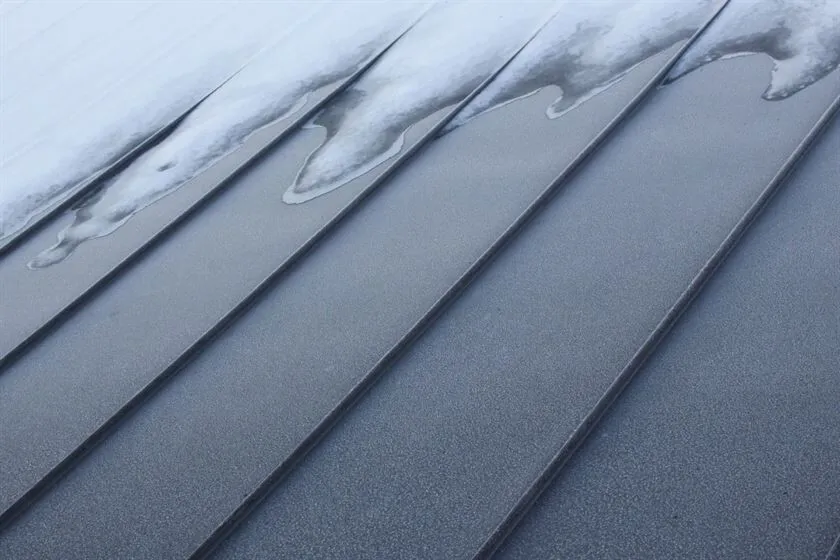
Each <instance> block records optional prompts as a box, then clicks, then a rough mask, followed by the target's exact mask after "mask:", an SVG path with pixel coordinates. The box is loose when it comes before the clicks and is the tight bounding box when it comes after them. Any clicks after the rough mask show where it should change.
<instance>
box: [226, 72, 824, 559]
mask: <svg viewBox="0 0 840 560" xmlns="http://www.w3.org/2000/svg"><path fill="white" fill-rule="evenodd" d="M765 70H766V63H765V62H764V61H762V60H761V59H759V58H755V57H753V58H744V59H739V60H732V61H728V62H727V63H724V64H721V65H718V66H716V67H710V68H708V69H707V70H704V71H700V72H698V73H697V74H695V75H694V76H690V77H689V78H687V79H685V80H684V81H682V82H678V83H676V84H674V85H672V86H669V87H667V88H665V89H663V90H662V91H661V92H660V93H659V94H658V95H657V97H656V98H654V99H653V100H652V101H651V102H650V103H649V104H647V105H646V106H645V107H643V109H642V110H640V111H639V113H638V114H637V115H636V117H635V118H634V119H632V120H631V121H630V122H628V123H627V125H626V126H624V127H623V128H622V130H621V131H620V133H619V134H617V135H616V137H615V138H614V139H613V140H612V141H611V142H610V143H609V144H608V145H607V146H605V147H604V149H603V150H602V151H601V152H600V153H599V154H598V156H597V157H596V158H594V159H593V160H592V161H591V162H590V163H591V165H590V166H589V167H587V168H586V169H585V170H584V171H583V172H582V173H581V174H580V175H579V176H578V177H577V179H576V181H575V182H574V183H573V184H572V185H571V186H570V188H569V189H567V191H565V192H564V194H563V196H561V197H560V198H558V199H557V200H556V201H555V202H554V203H553V205H552V206H551V207H549V209H548V210H547V211H546V212H545V213H544V214H543V215H541V216H540V217H539V218H538V219H537V220H536V221H535V222H534V224H533V225H532V227H531V229H529V230H528V231H526V232H525V233H524V234H523V235H522V236H521V237H520V238H519V239H518V240H517V241H516V242H515V243H514V244H513V245H512V246H511V247H510V248H509V250H508V252H507V253H505V254H503V255H502V256H501V257H500V258H499V259H498V260H497V261H496V263H495V264H494V266H493V267H492V268H491V269H490V270H488V272H487V273H486V275H485V276H484V277H483V278H482V279H480V280H479V281H478V282H477V283H476V284H475V285H474V286H473V287H472V288H471V289H470V291H468V292H467V294H466V295H465V296H464V297H463V298H462V299H461V300H460V301H459V302H458V303H457V304H456V305H455V306H454V307H453V308H452V309H451V310H450V312H449V313H448V314H447V315H446V316H444V317H443V318H442V319H441V320H440V321H439V323H438V324H437V325H436V326H435V327H434V328H433V329H432V330H431V331H429V332H428V333H427V334H426V336H425V337H424V338H423V339H422V340H421V341H420V342H418V343H417V345H416V346H415V348H414V349H413V350H412V351H411V352H410V353H409V354H408V355H407V356H406V358H405V359H404V360H402V361H401V362H400V363H398V364H397V365H396V366H395V367H394V368H393V370H392V371H391V372H390V374H389V375H387V376H386V377H385V378H384V379H383V380H382V381H381V383H380V385H378V386H377V387H376V388H375V389H373V390H372V391H371V393H370V394H369V396H368V397H367V398H366V399H365V400H364V401H363V402H362V403H361V404H360V406H359V407H358V408H357V409H356V410H355V411H353V412H351V413H350V414H349V415H348V416H347V417H346V418H345V420H344V422H343V423H342V424H341V425H340V426H339V427H338V428H337V429H336V430H335V432H334V433H333V434H332V435H331V436H329V437H328V438H327V439H326V440H325V441H324V443H323V444H322V446H321V447H320V448H318V449H316V450H315V451H314V452H313V453H312V454H311V455H310V456H309V458H308V459H307V460H306V461H305V462H304V463H303V464H302V465H301V468H300V469H299V470H298V471H296V472H295V473H294V474H293V475H292V476H291V477H290V478H289V479H288V480H287V482H286V483H285V484H284V485H283V486H281V488H280V489H279V490H278V491H277V493H276V494H275V495H274V496H272V498H270V499H269V500H268V501H266V503H265V505H264V508H263V509H262V510H261V511H260V512H258V513H257V514H256V515H255V516H253V517H252V518H251V519H250V520H249V521H248V522H246V523H245V524H244V525H243V528H242V530H241V532H240V533H238V534H236V535H234V536H233V537H232V539H231V541H230V542H229V543H228V546H227V547H226V548H223V549H222V554H221V556H222V557H267V558H272V557H296V558H346V557H388V558H442V557H447V558H452V557H455V558H458V557H467V556H469V555H470V554H472V553H473V552H474V551H475V550H476V549H477V548H478V546H479V545H480V544H481V542H482V540H483V537H484V535H486V534H487V533H488V532H489V531H490V530H491V529H492V528H493V527H494V526H495V524H496V522H497V521H498V520H499V519H500V518H501V517H502V516H503V515H504V514H505V513H506V511H507V510H508V508H509V507H510V505H511V504H512V502H513V501H514V500H515V499H516V498H517V497H518V496H519V495H520V493H521V491H522V488H524V486H525V485H526V484H527V483H529V482H530V480H531V479H533V477H534V476H535V475H536V473H537V472H538V471H539V469H540V468H542V466H543V465H544V464H545V462H546V461H547V460H548V458H549V457H550V455H551V450H552V449H554V448H556V447H557V446H558V445H559V444H560V443H562V441H564V439H565V437H566V435H567V434H568V433H569V431H570V430H571V429H572V428H573V427H574V426H575V425H576V423H577V422H578V421H579V419H580V417H581V416H582V415H583V414H584V413H585V412H586V411H587V410H588V409H589V408H590V407H591V405H592V403H593V402H594V401H595V400H596V399H597V398H598V396H600V394H601V393H602V392H603V390H604V388H605V387H606V385H607V384H608V383H609V382H611V381H612V379H613V378H614V377H615V375H616V374H617V372H618V371H619V370H620V369H621V368H622V367H623V365H624V364H625V363H626V361H627V360H628V359H629V357H630V356H631V355H632V353H633V352H634V351H635V349H636V348H637V347H638V346H639V344H640V343H641V342H642V340H644V338H645V337H646V335H647V333H648V332H650V330H651V329H652V328H653V327H654V326H655V325H656V323H657V322H658V320H659V319H660V318H661V317H662V316H663V315H664V313H665V312H666V311H667V309H668V308H669V306H670V305H671V304H672V303H673V302H674V301H675V300H676V298H677V296H678V295H679V294H680V292H681V291H682V289H683V288H684V287H685V285H686V284H687V283H688V282H689V281H690V280H691V278H692V277H693V276H694V274H695V273H696V271H697V270H698V268H699V267H700V266H701V265H702V264H703V263H704V262H705V260H706V258H708V256H709V255H710V254H711V252H712V251H713V249H714V248H715V247H716V246H717V245H718V244H719V243H720V241H721V240H722V239H723V237H724V236H725V235H726V234H727V233H728V231H729V230H730V229H731V228H732V226H733V225H734V224H735V222H736V221H737V220H738V219H739V218H740V216H741V215H742V214H743V213H744V211H745V210H746V208H747V207H749V206H750V204H751V203H752V202H753V201H754V200H755V198H756V197H757V196H758V193H759V192H760V191H761V190H762V189H763V188H764V186H765V185H766V184H767V183H768V181H769V179H770V178H771V177H772V176H773V175H774V174H775V172H776V171H777V169H778V167H779V166H780V165H781V164H782V162H783V161H784V160H785V159H786V158H787V156H788V155H789V154H790V153H791V152H792V150H793V149H794V148H795V147H796V145H797V144H798V143H799V140H800V139H801V138H802V137H803V136H804V135H805V134H806V132H807V131H808V129H809V128H810V127H811V125H813V123H814V122H815V121H816V119H817V118H818V117H819V115H820V114H821V113H822V112H823V110H824V109H825V108H826V107H827V106H828V104H829V102H830V101H831V100H832V99H833V98H834V97H835V96H836V94H837V88H836V82H831V83H826V84H824V85H823V87H822V88H821V89H820V90H819V91H816V90H815V91H813V92H812V94H813V95H814V97H813V98H811V99H807V100H806V99H805V98H804V97H803V98H800V99H795V100H791V101H790V102H783V103H779V104H767V103H762V102H760V101H759V100H758V99H757V98H756V94H755V91H756V85H757V84H759V83H760V76H761V75H762V73H763V72H764V71H765ZM736 76H737V78H736ZM701 123H702V131H703V134H702V135H687V134H685V133H684V131H685V130H686V129H689V128H691V127H692V125H697V126H699V125H701ZM782 130H783V131H784V134H782V133H781V131H782ZM771 136H772V137H774V138H775V141H774V142H773V143H770V144H768V142H766V139H767V138H768V137H771ZM797 136H798V138H797ZM794 138H796V139H794ZM640 139H644V141H642V140H640ZM710 162H714V165H711V164H710Z"/></svg>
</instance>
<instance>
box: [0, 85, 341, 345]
mask: <svg viewBox="0 0 840 560" xmlns="http://www.w3.org/2000/svg"><path fill="white" fill-rule="evenodd" d="M339 85H340V84H334V85H332V86H328V87H325V88H322V89H321V90H319V91H317V92H315V93H314V94H313V95H311V96H310V99H309V100H308V101H307V105H306V106H305V107H304V108H303V111H306V110H307V109H309V108H310V107H312V106H314V105H316V104H317V103H318V102H319V101H320V100H321V99H324V98H325V97H327V96H329V95H330V93H332V92H333V91H334V90H335V89H336V88H337V87H339ZM296 117H298V115H294V116H292V117H291V118H290V119H288V120H283V121H280V122H278V123H276V124H274V125H272V126H270V127H267V128H266V129H264V130H261V131H259V132H257V133H255V134H254V136H253V137H252V138H250V139H249V140H248V141H247V142H246V143H245V145H243V146H242V147H241V148H240V149H238V150H236V151H235V152H233V153H231V154H229V155H228V156H226V157H225V158H223V159H222V160H220V161H219V162H217V163H216V165H214V166H213V167H212V168H210V169H208V170H207V171H206V172H204V173H202V174H201V175H199V176H198V177H196V178H194V179H193V180H191V181H189V182H188V183H187V184H185V185H184V186H183V187H181V188H179V189H177V190H176V191H174V192H173V193H171V194H170V195H168V196H166V197H165V198H164V199H163V200H160V201H158V203H156V204H153V205H151V206H150V207H148V208H146V209H145V210H143V211H142V212H140V213H138V214H137V215H136V216H134V217H133V218H132V219H131V220H130V221H129V222H128V223H126V224H125V225H124V226H123V227H121V228H119V229H118V230H117V231H115V232H114V233H112V234H110V235H108V236H107V237H105V238H103V239H98V240H94V241H91V242H89V243H84V244H82V245H81V246H80V247H79V248H77V249H76V250H75V251H74V253H73V255H71V256H70V257H69V258H68V259H66V260H65V261H63V262H61V263H59V264H58V265H54V266H51V267H47V268H42V269H38V270H31V269H29V268H28V267H27V263H28V262H29V261H30V260H32V259H33V258H34V257H35V256H37V255H38V253H39V252H41V251H43V250H44V249H46V248H48V247H50V246H51V245H53V244H54V243H55V242H56V239H57V238H58V234H59V233H60V232H61V231H62V230H63V229H64V228H65V227H67V226H68V225H69V224H71V223H72V222H73V213H72V212H66V213H65V214H64V215H62V216H61V217H59V218H58V219H56V220H55V221H53V222H52V223H50V224H49V225H47V226H45V227H44V228H43V229H42V230H40V231H38V232H37V233H36V234H34V235H33V236H32V237H30V238H28V239H26V240H25V241H24V242H22V243H21V244H20V245H19V246H16V247H15V250H14V251H13V252H12V253H10V254H8V255H3V258H2V259H0V284H2V286H3V289H2V290H0V308H2V309H3V310H4V317H7V318H8V320H2V319H0V321H2V328H0V356H3V355H4V354H6V353H7V352H9V351H10V350H12V349H13V348H15V346H16V345H18V344H20V343H21V342H22V341H23V340H24V339H25V338H26V337H27V336H29V335H30V334H31V333H33V332H34V331H35V330H36V329H37V328H38V327H39V326H40V325H42V324H43V323H44V322H46V321H47V320H49V319H50V318H51V317H52V316H54V315H55V314H56V313H58V312H59V311H60V310H61V309H62V308H64V307H65V306H67V305H68V304H70V303H71V302H72V301H73V300H74V299H75V298H77V297H78V296H79V295H80V294H81V293H82V292H84V291H85V290H86V289H88V288H89V287H90V286H91V285H93V284H94V283H95V282H96V281H97V280H99V279H100V278H102V277H103V276H104V275H105V274H107V273H108V271H110V270H111V269H112V268H114V267H115V266H116V265H118V264H119V263H120V262H121V261H122V260H123V259H125V258H126V257H128V256H129V255H130V254H131V253H132V252H133V251H134V250H136V249H137V248H138V247H140V246H141V245H143V243H145V242H146V241H148V240H149V239H150V238H152V237H153V236H154V235H155V234H157V233H158V232H159V231H161V230H162V229H163V228H164V227H166V225H167V224H169V223H170V222H172V221H173V220H174V219H176V218H177V217H178V216H180V215H181V214H182V213H183V212H184V211H185V210H186V209H187V208H189V207H190V206H192V205H193V204H195V203H196V202H197V201H198V200H199V199H201V198H202V197H203V196H204V195H206V194H207V193H208V192H209V191H211V190H212V189H213V188H214V187H215V186H216V185H217V184H218V183H219V181H220V180H221V179H222V178H224V177H225V176H227V175H228V174H229V173H231V172H233V171H234V170H235V169H236V168H237V167H238V166H240V165H242V163H243V162H246V161H248V160H250V159H251V158H253V157H254V155H255V154H256V153H257V152H258V151H259V150H260V149H261V148H262V147H263V146H265V145H266V144H268V143H269V142H271V140H272V139H273V138H275V137H276V136H278V135H280V134H283V133H284V131H287V130H289V129H290V127H292V126H293V125H294V123H295V120H296ZM310 142H312V141H311V140H310ZM311 147H312V146H311V144H310V145H306V146H305V147H304V146H300V145H298V150H299V151H303V152H304V154H303V155H301V154H300V153H298V152H296V151H295V150H294V148H290V149H288V150H287V149H286V147H285V145H281V146H279V147H278V148H277V149H276V150H275V153H274V154H273V157H272V160H275V159H280V158H283V157H291V158H295V157H297V158H302V157H305V151H306V150H307V148H308V149H311ZM234 188H235V187H234ZM12 319H13V320H12Z"/></svg>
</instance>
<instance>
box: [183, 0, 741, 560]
mask: <svg viewBox="0 0 840 560" xmlns="http://www.w3.org/2000/svg"><path fill="white" fill-rule="evenodd" d="M727 2H728V0H726V1H725V2H722V3H721V4H720V5H719V6H718V8H717V9H716V10H715V12H714V14H713V15H712V16H711V17H710V18H709V19H708V20H707V21H706V22H705V23H704V24H703V25H702V26H701V27H700V28H699V29H698V31H697V32H695V34H694V35H692V37H691V38H690V39H689V40H688V41H686V43H685V44H684V45H683V46H682V47H681V48H680V50H679V51H678V52H677V53H676V54H675V55H674V56H673V57H671V58H670V59H669V60H668V62H667V63H666V64H665V65H664V66H663V67H662V68H661V69H660V70H659V71H658V72H657V74H656V75H655V76H654V77H653V78H652V79H651V80H650V81H649V82H648V83H647V84H646V85H645V87H644V88H643V89H642V90H641V91H640V92H639V93H638V94H637V95H636V96H635V97H633V99H632V100H631V101H630V102H629V103H628V104H627V105H626V106H625V107H624V108H623V109H622V110H621V111H620V112H619V113H618V114H617V115H616V116H615V117H614V118H613V119H612V120H611V121H610V122H609V123H608V124H607V125H606V126H605V127H604V128H603V129H602V130H601V132H599V133H598V135H597V136H596V137H595V138H594V139H593V140H592V141H591V142H590V143H589V144H587V145H586V147H585V148H584V149H583V150H582V151H581V152H580V153H579V154H578V155H577V156H576V157H575V158H574V160H573V161H572V162H571V163H570V164H569V165H568V166H567V167H566V168H565V169H564V170H563V172H561V173H560V175H559V176H558V177H557V178H556V179H555V180H554V181H552V182H551V183H550V184H549V185H548V186H547V187H546V188H545V189H543V191H542V192H541V193H540V195H539V196H538V197H537V198H536V199H535V200H534V201H533V202H532V203H531V204H530V205H529V206H528V207H527V208H526V209H525V210H524V211H523V212H522V213H521V214H520V215H519V217H517V219H516V220H515V221H514V222H513V223H512V224H511V225H510V226H508V228H507V229H506V230H505V231H504V232H503V233H502V234H501V235H500V236H499V237H498V238H497V239H496V241H494V242H493V244H492V245H491V246H490V247H489V248H488V249H487V250H485V251H484V253H482V255H481V256H480V257H479V258H478V259H477V260H476V261H475V262H474V263H473V264H472V265H471V266H470V267H469V268H468V269H467V271H466V272H465V273H464V274H463V275H462V276H461V277H460V278H459V279H458V280H457V281H456V282H455V283H454V284H453V285H452V286H451V287H450V288H449V289H448V290H447V291H446V293H444V295H443V296H441V297H440V298H439V299H438V300H437V301H436V302H435V304H434V305H433V306H432V307H431V308H430V309H429V310H428V311H427V312H426V313H425V314H424V315H423V316H422V317H421V318H420V319H419V320H418V321H417V322H416V323H415V324H414V325H413V326H412V328H411V329H410V330H409V331H408V332H407V333H406V334H405V335H404V336H403V337H402V338H401V339H400V340H399V341H398V342H397V343H396V344H395V345H394V346H393V347H392V348H391V349H390V350H389V351H388V352H387V353H386V354H385V355H384V356H383V357H382V358H380V360H379V361H378V362H377V363H376V364H375V365H374V366H373V368H371V369H370V370H369V371H368V372H367V373H366V374H365V375H364V377H362V378H361V380H360V381H358V382H357V383H356V385H354V387H353V388H352V389H351V390H350V391H349V392H348V393H347V395H345V397H344V398H343V399H342V400H341V401H340V402H339V403H338V404H337V405H336V406H335V407H334V408H333V409H332V410H331V411H330V412H329V413H328V414H327V415H326V416H325V417H324V418H323V419H322V420H321V421H320V422H319V423H318V425H317V426H315V428H314V429H313V430H312V431H311V432H310V433H309V434H308V435H307V437H306V438H305V439H304V440H303V441H301V443H300V444H298V446H297V447H296V448H295V449H294V450H293V451H292V453H291V454H290V455H289V456H288V457H287V458H286V459H285V460H284V461H283V462H282V463H281V464H280V465H279V466H278V467H277V468H276V469H275V470H274V471H272V473H271V474H270V475H269V476H268V477H267V478H266V479H265V480H263V482H262V483H261V484H260V485H259V486H258V487H257V488H256V489H255V490H254V491H253V492H251V493H250V494H249V495H248V496H246V497H245V499H244V500H243V501H242V503H241V504H240V505H239V507H238V508H237V509H236V510H234V511H233V512H232V513H231V514H230V515H229V516H228V517H227V519H225V521H223V522H222V523H221V524H220V525H219V526H218V527H217V528H216V529H215V530H214V531H213V533H212V534H211V535H209V536H208V538H207V539H206V540H205V541H204V542H203V543H202V544H201V545H200V546H199V547H198V548H197V549H196V550H195V551H194V552H193V554H192V555H191V556H190V559H191V560H199V559H204V558H208V557H209V556H210V555H212V553H213V551H214V550H215V549H216V548H217V547H218V546H219V545H220V544H221V543H222V542H224V541H225V539H226V538H227V537H228V536H230V535H231V534H232V533H233V532H234V531H235V530H236V528H237V527H238V526H239V525H240V524H241V523H243V522H244V521H245V520H246V519H247V517H248V516H249V515H250V514H251V513H253V512H254V511H255V510H256V509H257V508H258V507H259V505H260V504H261V503H262V502H263V501H264V500H265V499H266V497H268V495H269V494H271V492H272V491H273V490H274V489H275V488H276V487H277V486H279V485H280V484H281V483H282V481H283V480H284V479H285V478H286V477H287V476H288V475H289V474H290V473H291V472H292V471H293V470H294V469H295V468H296V467H297V466H298V465H299V464H300V463H301V462H302V461H303V460H304V458H305V457H306V456H307V455H308V454H309V453H310V452H311V451H312V450H313V449H315V447H317V446H318V444H319V443H320V442H321V441H322V440H323V439H324V438H325V437H326V436H327V435H328V434H329V432H330V431H331V430H332V428H333V427H335V426H336V425H337V424H338V423H339V422H340V420H341V419H342V417H343V416H344V415H345V414H346V413H347V412H349V411H350V410H351V409H352V408H353V407H354V406H355V404H356V403H357V402H358V401H359V400H360V399H361V398H362V397H363V396H364V395H365V394H366V393H367V392H368V391H369V390H370V389H371V388H372V387H373V386H374V385H375V384H376V382H377V381H378V380H379V379H380V378H381V377H382V376H383V375H384V374H385V373H386V372H387V371H388V369H389V368H390V367H391V365H393V364H394V363H395V362H396V361H397V360H398V359H399V358H400V357H401V356H402V355H403V354H404V353H405V352H406V350H408V348H409V347H410V346H411V345H412V344H413V343H414V342H415V341H417V340H418V339H419V338H420V337H421V336H422V335H423V333H424V332H425V331H426V330H427V329H428V328H429V327H430V326H431V325H432V324H433V323H434V322H435V321H436V320H437V318H439V317H440V316H441V315H442V314H443V313H444V312H445V311H446V309H447V308H448V307H449V306H450V305H451V304H452V303H453V302H454V301H455V300H457V298H458V297H459V296H460V295H461V294H462V293H463V292H464V291H465V290H466V288H467V287H468V286H469V285H470V284H471V283H472V282H473V281H474V280H475V279H476V278H477V277H478V276H479V275H480V274H481V272H482V271H484V270H485V269H486V267H487V266H488V265H489V264H490V263H491V262H492V261H493V259H494V258H495V257H496V256H497V255H498V254H499V253H500V252H501V251H502V250H503V249H504V248H505V247H506V246H507V245H508V244H509V243H510V241H511V240H513V238H515V237H516V235H517V234H518V233H519V232H520V231H522V230H523V229H524V227H525V226H526V225H527V224H528V223H529V222H530V221H531V219H532V218H534V217H535V216H536V215H537V214H538V213H539V212H540V211H541V210H542V209H543V208H544V207H545V206H546V205H547V204H548V203H549V202H550V201H551V200H552V199H553V198H554V196H555V195H557V193H559V192H560V190H562V188H563V187H564V186H565V185H566V184H567V183H568V181H569V180H570V179H571V178H572V177H573V176H574V175H575V174H576V172H577V171H578V170H579V169H580V168H581V167H582V166H583V165H584V164H585V163H586V162H587V161H588V159H589V158H590V156H591V155H592V154H593V153H594V152H595V151H597V150H598V148H599V147H600V146H602V145H603V144H604V143H605V142H607V141H608V138H609V136H610V135H611V133H612V132H614V131H615V130H616V129H617V128H618V127H619V126H620V125H621V124H622V123H623V122H624V121H625V120H626V119H627V118H628V117H629V116H631V115H632V114H633V112H634V111H635V110H636V109H637V108H638V107H639V106H640V105H641V103H642V102H643V101H644V100H645V99H646V98H647V97H648V96H649V95H650V93H651V92H653V91H655V89H656V88H657V87H658V86H659V85H660V84H661V83H662V80H663V79H664V78H665V76H667V74H668V72H670V70H671V68H672V67H673V66H674V64H676V62H677V61H678V60H679V58H680V57H681V56H682V54H683V53H684V52H685V51H686V50H687V49H688V48H689V47H690V46H691V45H692V44H693V43H694V41H695V40H696V39H697V38H698V37H699V36H700V34H701V33H702V32H703V31H704V30H705V29H706V28H708V26H709V25H710V24H711V23H712V21H714V20H715V18H716V17H717V15H718V14H719V13H720V11H721V10H722V9H723V7H724V6H725V5H726V3H727ZM543 25H544V24H543ZM541 28H542V26H541V27H540V29H541ZM538 31H539V29H538ZM535 35H536V34H535ZM531 39H533V36H532V37H531ZM531 39H529V41H528V42H530V40H531ZM527 44H528V43H525V45H523V46H522V47H520V49H518V50H517V53H518V52H520V51H521V50H522V48H524V47H525V46H526V45H527ZM514 56H516V55H515V54H514ZM512 58H513V57H511V60H512ZM509 62H510V60H509V61H508V62H506V63H505V64H504V65H503V67H502V68H501V69H500V70H499V71H497V72H496V73H494V76H495V75H497V74H498V73H499V72H500V71H501V70H503V69H504V67H506V66H507V65H508V64H509ZM492 77H493V76H491V78H490V79H492ZM488 80H489V79H488ZM485 85H486V84H482V86H480V88H479V89H481V88H483V87H484V86H485ZM475 93H477V92H474V94H475ZM471 97H472V95H471V96H470V98H471ZM465 101H468V99H467V100H465ZM463 104H464V103H463V102H462V103H461V104H460V105H463ZM444 120H446V119H444ZM444 124H445V123H444ZM436 129H437V127H436V128H435V129H433V130H432V131H431V133H434V132H435V130H436Z"/></svg>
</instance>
